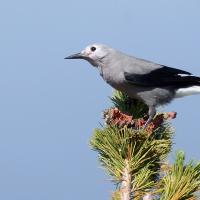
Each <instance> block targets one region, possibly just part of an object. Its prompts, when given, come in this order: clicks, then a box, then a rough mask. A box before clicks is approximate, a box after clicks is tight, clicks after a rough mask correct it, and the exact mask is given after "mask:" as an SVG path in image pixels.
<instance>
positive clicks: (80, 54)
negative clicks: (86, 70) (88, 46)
mask: <svg viewBox="0 0 200 200" xmlns="http://www.w3.org/2000/svg"><path fill="white" fill-rule="evenodd" d="M84 58H85V56H84V55H83V54H82V53H76V54H73V55H71V56H67V57H65V58H64V59H84Z"/></svg>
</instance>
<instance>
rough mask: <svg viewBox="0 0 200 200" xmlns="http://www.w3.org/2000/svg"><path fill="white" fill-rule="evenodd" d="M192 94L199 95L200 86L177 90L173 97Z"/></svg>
mask: <svg viewBox="0 0 200 200" xmlns="http://www.w3.org/2000/svg"><path fill="white" fill-rule="evenodd" d="M193 94H200V86H190V87H185V88H179V89H177V90H176V94H175V97H177V98H178V97H183V96H188V95H193Z"/></svg>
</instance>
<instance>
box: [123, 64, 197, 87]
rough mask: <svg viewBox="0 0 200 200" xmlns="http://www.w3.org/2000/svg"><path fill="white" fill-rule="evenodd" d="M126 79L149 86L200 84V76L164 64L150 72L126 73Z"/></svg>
mask: <svg viewBox="0 0 200 200" xmlns="http://www.w3.org/2000/svg"><path fill="white" fill-rule="evenodd" d="M124 76H125V79H126V80H127V81H128V82H130V83H132V84H135V85H140V86H149V87H166V86H177V87H189V86H192V85H200V77H196V76H191V73H189V72H187V71H183V70H180V69H176V68H171V67H167V66H162V67H161V68H159V69H156V70H153V71H151V72H149V73H148V74H133V73H131V74H130V73H127V72H125V73H124Z"/></svg>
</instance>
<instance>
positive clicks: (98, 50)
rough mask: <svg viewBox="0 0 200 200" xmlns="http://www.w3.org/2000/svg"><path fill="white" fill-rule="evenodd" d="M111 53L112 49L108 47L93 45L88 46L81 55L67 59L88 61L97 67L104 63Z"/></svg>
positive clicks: (74, 55)
mask: <svg viewBox="0 0 200 200" xmlns="http://www.w3.org/2000/svg"><path fill="white" fill-rule="evenodd" d="M111 51H112V49H111V48H110V47H108V46H106V45H102V44H91V45H88V46H87V47H86V48H85V49H84V50H82V51H81V52H80V53H76V54H73V55H71V56H67V57H66V58H65V59H84V60H87V61H88V62H89V63H90V64H92V65H93V66H95V67H97V66H99V65H101V63H103V62H104V60H105V59H106V57H107V56H108V55H109V53H110V52H111Z"/></svg>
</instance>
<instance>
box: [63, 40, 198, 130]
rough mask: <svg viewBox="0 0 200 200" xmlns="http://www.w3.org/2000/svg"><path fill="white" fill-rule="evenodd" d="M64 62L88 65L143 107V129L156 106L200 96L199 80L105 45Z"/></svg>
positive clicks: (99, 45) (196, 77)
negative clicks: (174, 100) (81, 61)
mask: <svg viewBox="0 0 200 200" xmlns="http://www.w3.org/2000/svg"><path fill="white" fill-rule="evenodd" d="M65 59H83V60H86V61H88V62H89V63H90V64H91V65H92V66H94V67H95V68H97V69H98V71H99V73H100V75H101V76H102V78H103V79H104V80H105V81H106V82H107V83H108V84H109V85H110V86H112V87H113V88H114V89H116V90H118V91H120V92H122V93H123V94H126V95H127V96H129V97H131V98H135V99H138V100H140V101H142V102H143V103H145V104H146V105H147V106H148V120H147V121H146V123H145V125H144V127H146V126H147V125H148V124H149V123H150V122H151V121H152V119H153V118H154V116H155V115H156V108H157V107H158V106H161V105H165V104H168V103H170V102H171V101H172V100H173V99H175V98H179V97H184V96H187V95H193V94H199V93H200V77H198V76H194V75H192V74H191V73H190V72H187V71H184V70H181V69H177V68H172V67H168V66H166V65H161V64H157V63H154V62H152V61H148V60H145V59H141V58H137V57H135V56H131V55H128V54H126V53H123V52H121V51H119V50H116V49H114V48H112V47H109V46H107V45H104V44H99V43H94V44H90V45H88V46H87V47H86V48H85V49H83V50H82V51H81V52H80V53H76V54H73V55H70V56H67V57H65Z"/></svg>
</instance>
